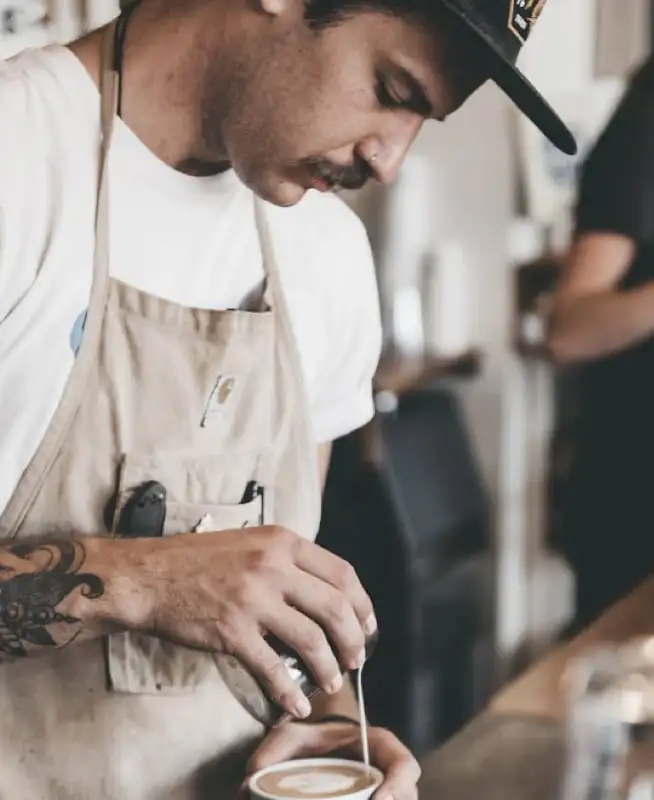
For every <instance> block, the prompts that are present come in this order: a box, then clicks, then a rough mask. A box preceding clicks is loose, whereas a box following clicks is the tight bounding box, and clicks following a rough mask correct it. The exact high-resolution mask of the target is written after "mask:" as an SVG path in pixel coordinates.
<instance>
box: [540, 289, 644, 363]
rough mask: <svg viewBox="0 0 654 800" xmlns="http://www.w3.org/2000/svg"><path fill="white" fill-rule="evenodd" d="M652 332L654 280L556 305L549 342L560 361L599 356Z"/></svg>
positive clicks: (623, 346)
mask: <svg viewBox="0 0 654 800" xmlns="http://www.w3.org/2000/svg"><path fill="white" fill-rule="evenodd" d="M652 334H654V283H648V284H646V285H645V286H642V287H639V288H638V289H631V290H629V291H625V292H613V291H611V292H601V293H600V292H598V293H597V294H592V295H587V296H584V297H578V298H570V299H566V300H562V301H560V302H558V303H556V304H555V307H554V311H553V314H552V318H551V321H550V330H549V336H548V344H549V348H550V351H551V353H552V355H553V356H554V358H555V359H556V360H557V361H559V362H561V363H570V362H574V361H583V360H590V359H594V358H601V357H602V356H607V355H611V354H613V353H617V352H620V351H621V350H624V349H626V348H628V347H630V346H633V345H635V344H637V343H638V342H641V341H643V340H645V339H647V338H648V337H650V336H651V335H652Z"/></svg>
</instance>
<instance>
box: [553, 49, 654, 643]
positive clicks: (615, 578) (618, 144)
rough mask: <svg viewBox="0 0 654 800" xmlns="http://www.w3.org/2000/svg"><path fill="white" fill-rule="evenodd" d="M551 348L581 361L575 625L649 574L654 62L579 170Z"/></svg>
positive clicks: (653, 518) (653, 423) (571, 511)
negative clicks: (573, 226)
mask: <svg viewBox="0 0 654 800" xmlns="http://www.w3.org/2000/svg"><path fill="white" fill-rule="evenodd" d="M549 347H550V350H551V353H552V354H553V356H554V358H555V359H556V361H557V362H558V363H560V364H564V365H577V366H578V369H577V372H578V379H579V385H580V389H581V396H580V408H579V422H578V431H577V433H576V436H575V439H576V441H575V444H574V450H575V455H574V461H573V466H572V471H571V473H570V479H569V485H568V486H567V489H566V499H565V500H564V505H563V510H562V524H561V533H560V539H561V542H562V546H563V550H564V553H565V555H566V557H567V558H568V559H569V562H570V564H571V566H572V567H573V569H574V572H575V574H576V581H577V609H576V620H575V623H574V625H573V628H574V629H578V628H579V627H582V626H583V625H585V624H586V623H587V622H588V621H590V620H591V619H593V618H595V617H596V616H597V615H598V614H599V613H600V612H601V611H602V610H603V609H605V608H606V607H607V606H608V605H609V604H611V603H613V602H614V601H615V600H617V599H618V598H619V597H620V596H622V595H624V594H625V593H626V592H628V591H629V590H630V589H631V588H632V587H634V586H635V585H636V584H637V583H638V582H639V581H640V580H641V579H643V578H644V577H646V575H647V574H648V573H649V572H650V571H651V569H652V567H653V566H654V502H653V501H654V481H653V467H652V456H653V454H654V60H653V59H651V58H650V59H649V60H648V61H647V62H646V63H645V64H644V65H642V66H641V67H640V68H639V69H638V71H637V72H635V73H634V75H633V76H632V79H631V81H630V84H629V86H628V89H627V91H626V93H625V95H624V97H623V99H622V101H621V103H620V104H619V106H618V107H617V109H616V110H615V112H614V113H613V115H612V117H611V119H610V121H609V123H608V125H607V126H606V128H605V130H604V131H603V133H602V134H601V136H600V137H599V139H598V141H597V142H596V144H595V146H594V148H593V149H592V151H591V152H590V154H589V155H588V157H587V159H586V161H585V163H584V165H583V169H582V175H581V184H580V197H579V200H578V207H577V217H576V232H575V237H574V241H573V245H572V248H571V251H570V253H569V256H568V259H567V264H566V267H565V270H564V273H563V275H562V277H561V279H560V283H559V286H558V288H557V292H556V294H555V299H554V305H553V311H552V316H551V321H550V330H549Z"/></svg>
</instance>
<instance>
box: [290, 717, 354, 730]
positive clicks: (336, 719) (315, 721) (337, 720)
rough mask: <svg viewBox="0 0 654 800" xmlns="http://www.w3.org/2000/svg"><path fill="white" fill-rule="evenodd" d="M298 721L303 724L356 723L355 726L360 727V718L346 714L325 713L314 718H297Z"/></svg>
mask: <svg viewBox="0 0 654 800" xmlns="http://www.w3.org/2000/svg"><path fill="white" fill-rule="evenodd" d="M297 722H299V723H301V724H303V725H330V724H335V725H354V726H355V727H357V728H358V727H360V722H359V720H358V719H355V718H354V717H350V716H347V715H346V714H325V715H323V716H321V717H315V718H313V719H301V720H297Z"/></svg>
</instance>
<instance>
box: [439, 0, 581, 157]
mask: <svg viewBox="0 0 654 800" xmlns="http://www.w3.org/2000/svg"><path fill="white" fill-rule="evenodd" d="M442 2H443V4H444V5H445V6H447V8H449V9H450V11H452V12H453V13H454V14H456V16H457V17H459V19H461V20H462V21H463V22H464V23H465V24H466V26H467V27H468V28H469V29H470V30H471V31H472V32H473V33H474V34H475V35H476V36H477V37H478V38H479V39H480V40H481V42H482V43H483V44H484V45H485V46H486V47H487V48H488V49H489V51H490V56H491V58H490V75H489V77H490V78H491V79H492V80H493V81H494V82H495V83H496V84H497V85H498V86H499V87H500V89H502V91H503V92H504V93H505V94H507V95H508V96H509V97H510V98H511V100H512V101H513V102H514V103H515V105H516V106H517V107H518V108H519V109H520V110H521V111H522V112H523V113H524V114H525V115H526V116H527V117H529V119H530V120H531V121H532V122H533V123H534V125H536V127H537V128H539V129H540V131H541V132H542V133H543V134H544V135H545V136H546V137H547V138H548V139H549V140H550V141H551V142H552V144H554V145H555V146H556V147H558V148H559V150H562V151H563V152H564V153H567V155H570V156H573V155H575V154H576V153H577V143H576V141H575V138H574V136H573V135H572V133H571V131H570V129H569V128H568V126H567V125H566V124H565V123H564V122H563V120H562V119H561V118H560V117H559V115H558V114H557V113H556V112H555V111H554V109H553V108H552V106H550V104H549V103H548V102H547V100H545V98H544V97H543V96H542V94H541V93H540V92H539V91H538V89H536V87H535V86H534V85H533V84H532V83H531V82H530V81H529V80H528V79H527V78H526V77H525V76H524V75H523V74H522V72H520V70H519V69H518V68H517V67H516V66H515V65H514V64H512V63H511V62H510V61H509V60H508V59H507V58H506V56H505V55H504V54H503V53H502V51H501V49H500V48H499V47H498V45H497V43H496V42H495V41H493V38H492V37H491V36H490V35H489V34H488V32H487V31H485V30H484V28H483V27H481V26H480V25H479V24H477V23H476V21H475V20H474V19H473V18H472V17H471V16H470V15H469V14H468V13H466V11H465V9H462V8H461V7H460V6H459V5H457V2H456V0H442Z"/></svg>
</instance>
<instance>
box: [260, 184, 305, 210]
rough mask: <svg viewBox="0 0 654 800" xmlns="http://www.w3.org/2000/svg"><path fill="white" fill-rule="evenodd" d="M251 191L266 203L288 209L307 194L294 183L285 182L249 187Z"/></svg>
mask: <svg viewBox="0 0 654 800" xmlns="http://www.w3.org/2000/svg"><path fill="white" fill-rule="evenodd" d="M250 188H251V189H252V191H253V192H254V193H255V194H257V195H259V197H261V198H262V199H263V200H265V201H266V202H267V203H272V204H273V205H276V206H282V207H283V208H288V207H289V206H294V205H295V204H296V203H299V202H300V200H301V199H302V198H303V197H304V195H305V194H306V193H307V190H306V189H305V188H304V187H302V186H298V185H297V184H296V183H289V182H287V181H280V182H275V183H272V182H261V183H260V184H255V185H253V186H251V187H250Z"/></svg>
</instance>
